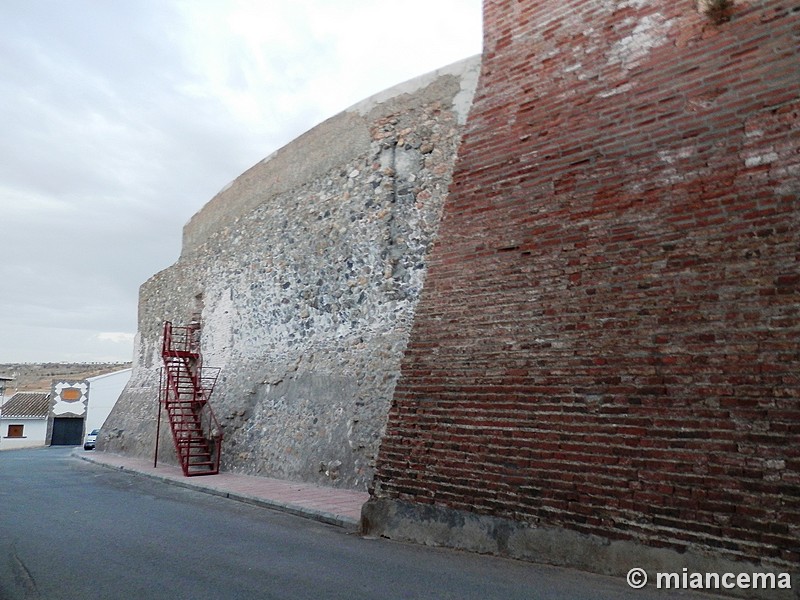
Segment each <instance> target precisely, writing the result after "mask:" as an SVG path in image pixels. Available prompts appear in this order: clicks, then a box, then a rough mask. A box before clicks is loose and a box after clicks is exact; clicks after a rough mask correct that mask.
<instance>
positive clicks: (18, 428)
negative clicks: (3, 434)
mask: <svg viewBox="0 0 800 600" xmlns="http://www.w3.org/2000/svg"><path fill="white" fill-rule="evenodd" d="M24 428H25V426H24V425H9V426H8V437H10V438H12V437H13V438H20V437H25V436H24V435H22V430H23V429H24Z"/></svg>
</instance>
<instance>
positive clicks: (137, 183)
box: [0, 0, 481, 362]
mask: <svg viewBox="0 0 800 600" xmlns="http://www.w3.org/2000/svg"><path fill="white" fill-rule="evenodd" d="M480 13H481V0H437V2H436V3H431V2H429V1H427V0H426V1H425V2H423V1H421V0H408V1H407V2H403V3H397V2H395V1H394V0H391V1H390V0H347V1H344V0H342V1H337V0H296V1H294V2H263V1H261V0H250V1H245V0H215V1H214V2H203V1H198V0H137V1H136V2H95V1H93V0H71V1H70V2H31V1H30V0H4V1H3V2H2V5H0V54H1V55H2V56H3V60H2V61H0V127H2V131H3V135H2V136H0V210H2V214H3V221H2V224H0V281H2V282H3V291H2V293H1V294H0V332H2V335H0V362H16V361H21V360H33V361H35V360H62V359H65V358H66V357H71V358H73V359H77V358H79V357H80V358H81V359H87V360H106V359H108V358H109V357H112V356H113V359H114V360H126V359H129V358H130V352H131V350H130V349H125V348H123V347H124V346H126V345H127V342H121V341H117V340H122V339H123V338H114V339H111V338H110V337H108V335H109V332H120V334H124V335H127V336H131V335H133V332H135V331H136V312H137V296H138V290H139V286H140V285H141V284H142V283H143V282H144V281H145V280H147V279H148V278H149V277H151V276H152V275H153V274H155V273H156V272H158V271H160V270H161V269H164V268H166V267H168V266H169V265H171V264H172V263H174V262H175V260H176V259H177V258H178V256H179V253H180V243H181V235H182V228H183V225H184V223H186V222H187V221H188V220H189V218H190V217H191V216H192V215H193V214H194V213H195V212H197V211H198V210H199V209H200V208H201V207H202V206H203V205H204V204H205V203H206V202H207V201H209V200H210V199H211V198H212V197H213V196H214V195H215V194H216V193H217V192H218V191H219V190H220V189H222V188H223V187H224V186H225V185H226V184H228V183H229V182H230V181H232V180H233V179H235V178H236V177H237V176H238V175H239V174H241V173H242V172H244V171H245V170H246V169H248V168H249V167H250V166H252V165H253V164H255V163H257V162H259V161H260V160H261V159H263V158H264V157H265V156H268V155H270V154H271V153H272V152H274V151H275V150H277V149H278V148H279V147H281V146H283V145H284V144H286V143H288V142H290V141H291V140H292V139H294V138H295V137H297V136H298V135H300V134H301V133H303V132H304V131H306V130H308V129H310V128H311V127H313V126H314V125H316V124H317V123H319V122H321V121H323V120H324V119H326V118H328V117H330V116H333V115H334V114H336V113H337V112H339V111H341V110H344V109H345V108H347V107H348V106H350V105H352V104H354V103H356V102H358V101H360V100H362V99H364V98H366V97H367V96H369V95H371V94H374V93H376V92H378V91H381V90H383V89H385V88H387V87H390V86H392V85H394V84H397V83H400V82H402V81H404V80H406V79H409V78H411V77H414V76H417V75H420V74H422V73H424V72H426V71H430V70H433V69H435V68H438V67H441V66H444V65H445V64H448V63H451V62H454V61H456V60H459V59H461V58H464V57H466V56H469V55H471V54H475V53H477V52H478V51H479V50H480V27H481V24H480V19H481V14H480ZM101 336H104V337H102V338H101ZM93 353H95V354H93ZM126 353H127V354H126Z"/></svg>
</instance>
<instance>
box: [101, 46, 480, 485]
mask: <svg viewBox="0 0 800 600" xmlns="http://www.w3.org/2000/svg"><path fill="white" fill-rule="evenodd" d="M478 71H479V60H478V58H474V59H469V60H466V61H463V62H461V63H457V64H456V65H453V66H451V67H447V68H444V69H441V70H439V71H436V72H434V73H432V74H429V75H427V76H423V77H421V78H419V79H415V80H413V81H411V82H407V83H406V84H402V85H401V86H398V87H396V88H392V89H391V90H387V91H386V92H384V93H382V94H380V95H378V96H376V97H373V98H370V99H368V100H365V101H364V102H362V103H360V104H358V105H356V106H354V107H352V108H351V109H349V110H348V111H345V112H344V113H342V114H340V115H337V116H336V117H333V118H332V119H329V120H328V121H326V122H324V123H322V124H320V125H319V126H317V127H315V128H314V129H312V130H311V131H309V132H308V133H306V134H304V135H303V136H301V137H299V138H298V139H297V140H295V141H294V142H292V143H291V144H289V145H288V146H286V147H284V148H282V149H281V150H279V151H277V152H276V153H274V154H273V155H271V156H270V157H268V158H267V159H265V160H264V161H262V162H261V163H259V164H257V165H255V166H254V167H252V168H251V169H249V170H248V171H247V172H245V173H244V174H242V175H241V176H240V177H239V178H237V179H236V180H235V181H234V182H232V183H231V184H230V185H229V186H227V187H226V188H225V189H224V190H223V191H221V192H220V193H219V194H218V195H217V196H216V197H215V198H214V199H212V200H211V201H210V202H209V203H208V204H207V205H206V206H205V207H204V208H203V209H202V210H201V211H200V212H199V213H198V214H196V215H195V216H194V217H193V218H192V220H191V221H190V222H189V223H188V224H187V225H186V227H185V228H184V242H183V250H182V253H181V257H180V259H179V261H178V262H177V263H176V264H175V265H173V266H172V267H170V268H168V269H166V270H165V271H162V272H161V273H158V274H157V275H155V276H154V277H153V278H151V279H150V280H149V281H147V282H146V283H145V284H144V285H143V286H142V288H141V293H140V302H139V331H138V335H137V342H136V346H137V356H136V357H135V362H134V370H133V376H132V378H131V381H130V383H129V385H128V387H127V388H126V391H125V392H124V393H123V395H122V397H121V398H120V400H119V402H118V403H117V406H116V408H115V410H114V411H113V413H112V414H111V415H110V417H109V419H108V421H107V422H106V425H105V426H104V428H103V432H102V435H101V438H100V440H99V441H98V446H99V448H100V449H104V450H109V451H113V452H123V453H129V454H134V455H140V456H152V453H153V448H154V444H155V430H156V411H157V397H158V380H159V368H160V366H161V357H160V354H159V352H160V347H161V346H160V345H161V333H162V327H163V322H164V321H165V320H171V321H173V322H175V323H176V324H181V323H188V322H189V321H190V320H192V318H194V317H195V316H199V317H200V321H201V324H202V337H201V350H202V354H203V360H204V364H205V365H206V366H216V367H221V368H222V371H221V376H220V378H219V380H218V382H217V386H216V388H215V391H214V393H213V396H212V406H213V408H214V411H215V413H216V415H217V417H218V419H219V420H220V422H221V424H222V426H223V429H224V436H225V439H224V445H223V453H222V468H223V469H224V470H231V471H237V472H240V473H246V474H254V475H264V476H273V477H281V478H286V479H295V480H303V481H311V482H316V483H324V484H328V485H334V486H343V487H351V488H360V489H366V486H367V483H368V482H369V481H371V479H372V477H373V470H374V460H375V455H376V453H377V449H378V444H379V441H380V437H381V435H382V433H383V429H384V426H385V422H386V415H387V413H388V407H389V403H390V401H391V397H392V394H393V391H394V386H395V383H396V380H397V377H398V374H399V364H400V359H401V357H402V354H403V352H404V350H405V345H406V342H407V338H408V333H409V331H410V325H411V322H412V321H413V315H414V310H415V306H416V303H417V299H418V297H419V293H420V290H421V289H422V284H423V281H424V278H425V272H426V264H425V257H426V254H427V252H428V250H429V246H430V244H431V241H432V239H433V236H434V234H435V232H436V230H437V228H438V223H439V218H440V213H441V206H442V203H443V201H444V198H445V196H446V193H447V189H448V186H449V183H450V180H451V175H452V168H453V164H454V160H455V155H456V151H457V148H458V145H459V142H460V137H461V131H462V129H463V124H464V122H465V120H466V113H467V111H468V109H469V106H470V103H471V100H472V95H473V93H474V89H475V85H476V82H477V76H478ZM160 447H161V455H162V457H163V458H164V459H165V460H173V461H174V460H175V458H174V451H173V450H172V442H171V438H170V433H169V431H168V427H162V438H161V440H160Z"/></svg>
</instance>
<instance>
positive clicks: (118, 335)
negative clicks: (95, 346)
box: [97, 331, 136, 345]
mask: <svg viewBox="0 0 800 600" xmlns="http://www.w3.org/2000/svg"><path fill="white" fill-rule="evenodd" d="M134 337H136V336H135V335H134V334H132V333H126V332H122V331H103V332H101V333H98V334H97V339H98V340H100V341H101V342H111V343H113V344H128V345H132V344H133V338H134Z"/></svg>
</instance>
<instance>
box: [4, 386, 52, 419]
mask: <svg viewBox="0 0 800 600" xmlns="http://www.w3.org/2000/svg"><path fill="white" fill-rule="evenodd" d="M49 412H50V394H48V393H45V392H42V393H37V392H19V393H17V394H14V395H13V396H11V398H10V399H9V400H8V402H6V403H5V404H4V405H3V408H2V409H0V418H3V419H7V418H10V417H16V418H23V417H25V418H29V419H36V418H40V419H46V418H47V415H48V414H49Z"/></svg>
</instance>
